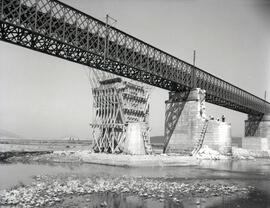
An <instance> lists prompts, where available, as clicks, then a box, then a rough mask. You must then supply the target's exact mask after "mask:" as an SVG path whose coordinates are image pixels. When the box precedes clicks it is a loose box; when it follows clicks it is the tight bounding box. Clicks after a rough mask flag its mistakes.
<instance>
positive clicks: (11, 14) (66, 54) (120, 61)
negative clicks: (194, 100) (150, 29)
mask: <svg viewBox="0 0 270 208" xmlns="http://www.w3.org/2000/svg"><path fill="white" fill-rule="evenodd" d="M0 39H1V40H3V41H6V42H9V43H12V44H16V45H19V46H22V47H26V48H30V49H32V50H36V51H39V52H43V53H46V54H49V55H53V56H57V57H59V58H63V59H66V60H69V61H73V62H76V63H79V64H83V65H87V66H91V67H94V68H97V69H99V70H103V71H105V72H110V73H113V74H116V75H119V76H124V77H127V78H130V79H133V80H137V81H140V82H144V83H147V84H150V85H153V86H156V87H160V88H163V89H166V90H170V91H175V92H181V91H186V90H190V89H192V88H202V89H205V90H206V101H207V102H210V103H213V104H216V105H219V106H223V107H226V108H229V109H232V110H236V111H239V112H242V113H247V114H250V115H263V114H265V113H270V103H269V102H267V101H265V100H263V99H261V98H259V97H257V96H255V95H253V94H251V93H249V92H247V91H245V90H243V89H240V88H239V87H237V86H235V85H233V84H230V83H228V82H226V81H224V80H222V79H220V78H218V77H216V76H214V75H212V74H210V73H208V72H206V71H204V70H202V69H200V68H198V67H196V66H193V65H191V64H189V63H187V62H185V61H183V60H181V59H179V58H177V57H175V56H173V55H170V54H168V53H166V52H164V51H162V50H160V49H158V48H156V47H154V46H152V45H150V44H148V43H145V42H144V41H142V40H140V39H138V38H135V37H133V36H131V35H129V34H127V33H125V32H123V31H121V30H119V29H117V28H115V27H112V26H110V25H108V24H106V23H104V22H102V21H100V20H98V19H96V18H94V17H91V16H90V15H87V14H85V13H83V12H81V11H79V10H77V9H75V8H73V7H71V6H68V5H66V4H64V3H62V2H59V1H57V0H0Z"/></svg>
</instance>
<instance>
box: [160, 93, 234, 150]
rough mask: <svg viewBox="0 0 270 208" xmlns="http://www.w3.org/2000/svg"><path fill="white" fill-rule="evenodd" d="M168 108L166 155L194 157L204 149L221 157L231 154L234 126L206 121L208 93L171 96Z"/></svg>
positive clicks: (166, 115)
mask: <svg viewBox="0 0 270 208" xmlns="http://www.w3.org/2000/svg"><path fill="white" fill-rule="evenodd" d="M165 104H166V113H165V135H164V137H165V142H164V153H178V154H191V153H192V152H193V151H194V149H196V148H200V147H202V146H205V145H207V146H208V147H210V148H212V149H214V150H217V151H219V152H220V153H222V154H230V153H231V126H230V124H228V123H226V122H222V121H217V120H211V119H207V116H206V110H205V90H201V89H199V88H196V89H192V90H191V91H189V92H181V93H174V92H170V93H169V100H167V101H166V102H165Z"/></svg>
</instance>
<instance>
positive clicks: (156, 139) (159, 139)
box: [150, 136, 164, 144]
mask: <svg viewBox="0 0 270 208" xmlns="http://www.w3.org/2000/svg"><path fill="white" fill-rule="evenodd" d="M150 141H151V143H152V144H153V143H154V144H155V143H162V144H163V143H164V137H163V136H152V137H151V138H150Z"/></svg>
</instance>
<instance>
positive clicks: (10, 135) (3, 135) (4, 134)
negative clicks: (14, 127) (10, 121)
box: [0, 129, 23, 139]
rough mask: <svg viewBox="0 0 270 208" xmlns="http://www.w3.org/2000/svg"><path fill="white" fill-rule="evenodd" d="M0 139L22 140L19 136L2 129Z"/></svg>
mask: <svg viewBox="0 0 270 208" xmlns="http://www.w3.org/2000/svg"><path fill="white" fill-rule="evenodd" d="M0 138H16V139H18V138H23V137H22V136H20V135H17V134H14V133H12V132H10V131H7V130H4V129H0Z"/></svg>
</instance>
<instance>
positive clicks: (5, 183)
mask: <svg viewBox="0 0 270 208" xmlns="http://www.w3.org/2000/svg"><path fill="white" fill-rule="evenodd" d="M108 173H109V174H110V175H113V176H123V175H124V176H132V177H141V176H143V177H153V178H159V177H162V178H174V179H177V180H178V179H179V180H192V179H203V180H209V181H210V180H211V181H217V182H230V183H231V182H233V183H236V184H241V185H245V186H254V187H256V188H257V189H258V190H259V191H261V192H262V193H263V194H262V195H260V196H256V195H255V196H254V195H253V196H249V198H247V199H245V200H244V201H243V200H240V201H239V200H237V199H233V200H232V202H231V203H230V201H228V199H226V198H225V197H216V198H212V199H208V200H206V201H204V203H200V204H199V205H198V203H197V204H196V200H198V199H190V200H186V201H184V202H183V207H185V208H191V207H196V208H198V207H200V208H202V207H240V208H248V207H250V208H269V207H270V160H244V161H243V160H242V161H240V160H239V161H202V162H201V163H200V165H199V166H191V167H163V168H162V167H158V168H125V167H112V166H104V165H93V164H78V165H76V164H63V163H62V164H60V163H53V164H45V163H44V164H40V163H39V164H38V163H31V164H25V163H15V164H14V163H1V164H0V190H3V189H10V188H12V187H14V186H17V185H20V184H29V183H31V182H32V181H33V176H36V175H44V174H46V175H57V174H71V175H74V174H75V175H82V176H87V177H91V175H93V176H94V175H99V176H102V175H104V176H105V175H107V174H108ZM100 197H103V198H104V197H105V198H106V199H107V200H108V199H110V200H111V199H113V200H118V201H120V202H119V203H120V204H121V203H122V205H121V206H122V207H126V206H128V207H173V206H170V205H166V206H165V204H164V202H159V201H155V200H151V199H148V200H146V201H145V200H142V199H140V198H139V197H136V196H129V197H127V198H125V200H124V201H123V202H121V196H112V195H110V194H109V195H106V196H104V195H101V196H100ZM119 197H120V198H119ZM256 197H257V198H256ZM199 200H200V199H199ZM256 201H258V202H256ZM228 204H229V205H228ZM133 205H134V206H133Z"/></svg>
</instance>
